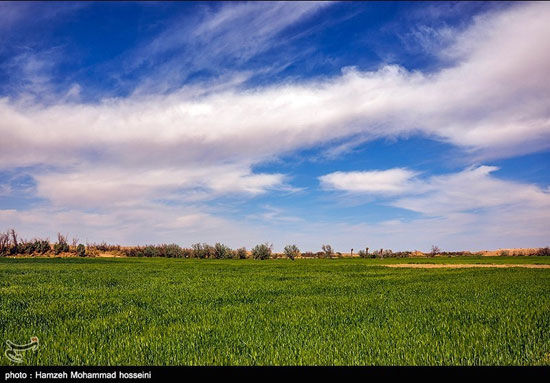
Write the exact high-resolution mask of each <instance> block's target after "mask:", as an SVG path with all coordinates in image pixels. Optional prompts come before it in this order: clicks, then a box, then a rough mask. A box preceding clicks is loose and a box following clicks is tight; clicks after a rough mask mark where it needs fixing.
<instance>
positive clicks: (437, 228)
mask: <svg viewBox="0 0 550 383" xmlns="http://www.w3.org/2000/svg"><path fill="white" fill-rule="evenodd" d="M496 170H498V168H496V167H494V166H478V167H470V168H468V169H465V170H463V171H461V172H458V173H451V174H445V175H438V176H431V177H428V178H426V179H423V178H420V177H417V176H415V174H417V173H414V172H412V171H410V170H404V169H390V170H386V171H380V172H377V171H369V172H348V173H346V172H336V173H331V174H329V176H331V177H329V178H328V179H329V180H330V182H331V183H334V188H336V189H339V190H341V191H347V192H353V193H362V194H365V195H369V194H376V193H382V194H383V196H384V197H390V198H391V199H390V200H387V199H386V200H384V202H382V203H383V204H386V205H390V206H395V207H400V208H403V209H407V210H411V211H414V212H418V213H421V216H420V217H418V218H414V219H409V220H400V219H395V220H389V221H385V222H382V223H380V224H376V225H374V224H360V225H346V224H344V225H342V231H340V230H337V231H336V233H335V234H333V235H332V238H339V237H338V235H342V236H344V237H345V238H347V240H349V241H350V243H356V239H355V240H354V239H353V236H354V235H356V236H358V237H359V238H365V241H367V242H369V243H372V242H374V243H377V245H376V246H382V247H388V248H391V247H393V248H401V249H407V248H409V249H410V248H415V247H416V248H419V249H424V250H427V249H429V246H430V242H432V243H435V242H438V243H440V244H441V245H444V246H445V248H447V249H455V250H461V249H473V250H475V249H477V250H480V249H483V248H487V247H506V246H509V247H520V246H525V247H529V246H546V245H548V243H547V240H548V238H549V237H550V228H549V226H548V219H549V217H550V192H549V191H548V190H544V189H541V188H540V187H538V186H536V185H531V184H524V183H519V182H513V181H505V180H501V179H498V178H496V177H494V176H493V175H491V173H492V172H494V171H496ZM394 171H395V172H394ZM392 174H397V175H398V176H396V177H392V176H390V175H392ZM372 175H374V176H372ZM324 179H325V178H324V177H321V181H322V182H323V180H324ZM325 180H326V179H325ZM376 183H379V184H380V185H381V186H380V187H379V188H377V187H376V186H375V185H376ZM388 183H389V184H390V186H386V184H388ZM364 185H366V186H364ZM392 193H393V194H394V195H393V196H392ZM397 193H399V194H397ZM366 202H372V200H370V199H368V200H366ZM335 227H338V225H335ZM345 229H347V230H349V233H343V231H344V230H345ZM328 238H330V236H329V237H328ZM336 240H337V241H339V242H341V243H343V242H344V240H343V239H336ZM363 246H367V245H363Z"/></svg>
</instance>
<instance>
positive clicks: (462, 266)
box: [383, 263, 550, 269]
mask: <svg viewBox="0 0 550 383" xmlns="http://www.w3.org/2000/svg"><path fill="white" fill-rule="evenodd" d="M383 266H386V267H406V268H412V269H466V268H476V267H494V268H501V269H506V268H509V267H523V268H526V269H550V265H527V264H525V265H524V264H487V263H457V264H450V263H441V264H436V263H395V264H390V265H383Z"/></svg>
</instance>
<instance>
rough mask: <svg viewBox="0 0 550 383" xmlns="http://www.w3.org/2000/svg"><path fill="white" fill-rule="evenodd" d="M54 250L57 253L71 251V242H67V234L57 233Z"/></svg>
mask: <svg viewBox="0 0 550 383" xmlns="http://www.w3.org/2000/svg"><path fill="white" fill-rule="evenodd" d="M53 252H54V253H55V254H56V255H58V254H61V253H67V252H69V244H68V243H67V237H66V236H64V235H62V234H61V233H58V234H57V243H55V244H54V245H53Z"/></svg>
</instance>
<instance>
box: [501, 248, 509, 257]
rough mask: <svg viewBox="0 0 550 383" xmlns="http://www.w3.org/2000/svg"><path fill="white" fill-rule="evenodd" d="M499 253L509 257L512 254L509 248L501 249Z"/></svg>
mask: <svg viewBox="0 0 550 383" xmlns="http://www.w3.org/2000/svg"><path fill="white" fill-rule="evenodd" d="M498 255H500V256H501V257H507V256H509V255H510V252H509V251H508V250H501V251H499V252H498Z"/></svg>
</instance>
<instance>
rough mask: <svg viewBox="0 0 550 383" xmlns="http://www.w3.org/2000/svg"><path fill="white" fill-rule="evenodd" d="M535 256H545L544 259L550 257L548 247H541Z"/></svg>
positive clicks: (549, 248)
mask: <svg viewBox="0 0 550 383" xmlns="http://www.w3.org/2000/svg"><path fill="white" fill-rule="evenodd" d="M536 255H538V256H545V257H548V256H550V247H548V246H546V247H541V248H540V249H538V250H537V252H536Z"/></svg>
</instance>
